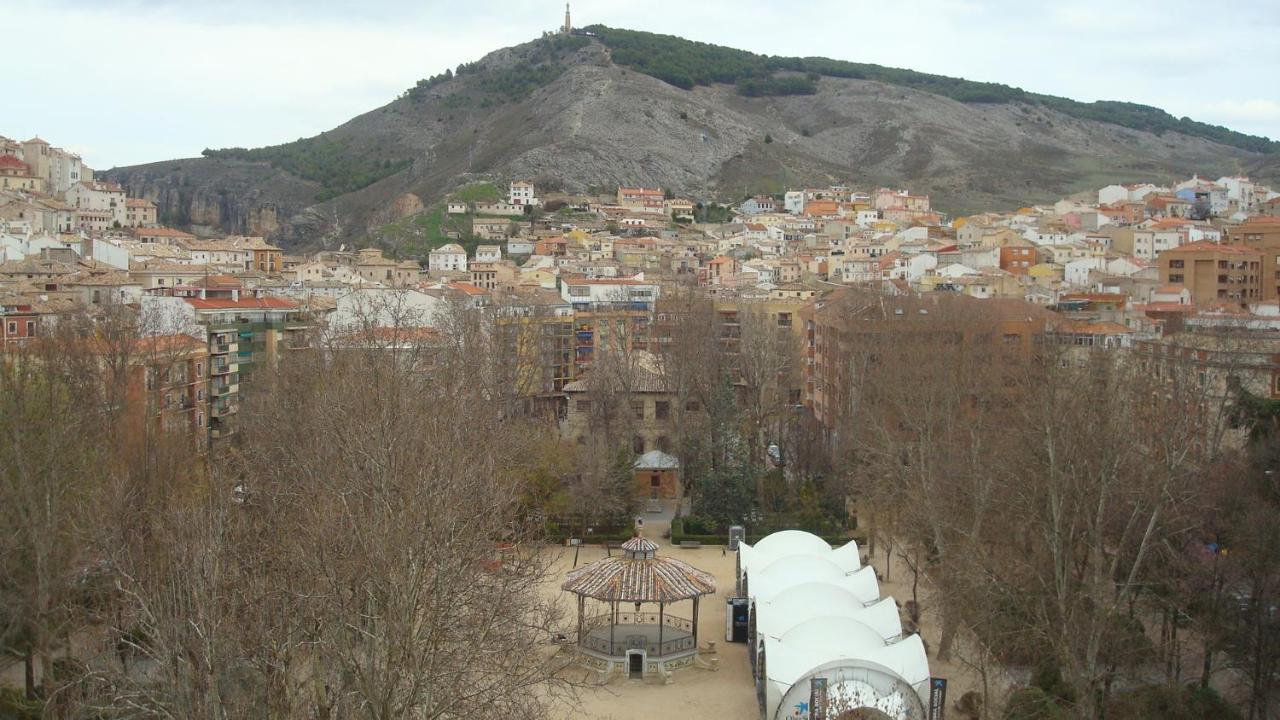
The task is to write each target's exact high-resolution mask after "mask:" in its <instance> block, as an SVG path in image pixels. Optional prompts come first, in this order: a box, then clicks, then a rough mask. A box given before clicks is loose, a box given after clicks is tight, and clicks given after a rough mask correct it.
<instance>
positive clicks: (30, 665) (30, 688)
mask: <svg viewBox="0 0 1280 720" xmlns="http://www.w3.org/2000/svg"><path fill="white" fill-rule="evenodd" d="M22 677H23V680H24V681H25V682H26V690H27V699H28V700H35V699H36V658H35V655H34V654H33V653H32V651H31V648H29V647H28V648H27V651H26V652H25V653H23V654H22Z"/></svg>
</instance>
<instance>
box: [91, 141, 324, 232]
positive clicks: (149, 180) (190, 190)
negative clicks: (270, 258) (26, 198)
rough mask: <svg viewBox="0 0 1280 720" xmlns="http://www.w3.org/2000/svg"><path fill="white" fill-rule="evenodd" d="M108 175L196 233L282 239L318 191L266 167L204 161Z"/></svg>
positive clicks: (165, 218)
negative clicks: (296, 216) (294, 217)
mask: <svg viewBox="0 0 1280 720" xmlns="http://www.w3.org/2000/svg"><path fill="white" fill-rule="evenodd" d="M106 175H107V177H108V178H109V179H111V180H113V181H115V182H118V183H120V184H121V185H123V186H124V188H125V189H126V191H127V192H128V193H129V196H130V197H141V198H147V199H149V200H151V201H152V202H154V203H155V204H156V209H157V215H158V217H159V218H160V220H161V222H163V223H165V224H168V225H174V226H179V227H190V228H193V229H195V230H197V231H200V230H208V231H211V232H212V231H215V230H216V231H219V232H224V233H235V234H244V235H260V236H263V237H271V238H274V239H281V238H287V237H288V236H289V234H290V233H289V231H290V222H291V218H292V216H293V215H294V214H296V213H298V212H301V211H303V210H305V209H306V208H307V207H309V206H311V205H312V204H314V198H315V194H316V191H317V187H316V186H315V185H314V184H313V183H308V182H306V181H303V180H300V179H298V178H296V177H294V176H292V175H290V174H288V173H285V172H281V171H278V170H275V169H273V168H271V167H269V166H264V165H260V164H255V163H242V162H236V161H228V160H209V159H207V158H199V159H188V160H173V161H170V162H163V163H154V164H151V165H141V166H137V167H133V168H117V169H113V170H110V171H108V172H107V173H106Z"/></svg>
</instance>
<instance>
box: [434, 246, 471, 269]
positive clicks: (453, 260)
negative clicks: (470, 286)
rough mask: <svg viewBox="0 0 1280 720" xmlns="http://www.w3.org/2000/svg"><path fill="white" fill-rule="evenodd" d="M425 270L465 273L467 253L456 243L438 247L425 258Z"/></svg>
mask: <svg viewBox="0 0 1280 720" xmlns="http://www.w3.org/2000/svg"><path fill="white" fill-rule="evenodd" d="M427 269H428V270H432V271H439V272H466V271H467V251H466V250H463V249H462V246H461V245H459V244H457V243H449V244H448V245H443V246H441V247H438V248H436V249H435V250H432V251H431V253H430V254H429V255H428V256H427Z"/></svg>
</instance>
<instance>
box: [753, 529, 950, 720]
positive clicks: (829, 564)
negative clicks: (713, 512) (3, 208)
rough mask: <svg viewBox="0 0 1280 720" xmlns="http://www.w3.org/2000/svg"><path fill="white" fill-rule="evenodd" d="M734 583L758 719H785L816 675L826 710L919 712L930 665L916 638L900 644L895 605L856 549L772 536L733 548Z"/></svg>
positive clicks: (798, 535)
mask: <svg viewBox="0 0 1280 720" xmlns="http://www.w3.org/2000/svg"><path fill="white" fill-rule="evenodd" d="M738 552H739V555H738V562H739V572H740V575H739V581H740V582H741V587H742V589H743V591H744V593H745V594H746V595H748V596H749V597H750V599H751V610H752V613H753V615H752V617H753V619H754V624H753V627H754V629H755V635H754V645H753V646H752V647H751V649H750V652H752V653H753V658H754V657H756V656H755V653H756V652H760V653H761V657H762V658H763V666H758V667H757V671H758V672H761V673H762V674H763V676H762V677H760V678H759V681H760V683H761V684H762V691H763V692H764V694H765V701H766V712H765V717H766V718H768V719H769V720H781V719H782V718H786V717H792V716H793V715H794V713H796V712H802V708H804V707H805V705H806V704H807V703H808V701H809V693H810V686H811V684H812V681H813V680H814V679H815V678H822V679H823V680H824V681H825V682H826V686H827V698H828V702H829V703H833V704H831V705H830V707H831V708H832V709H833V710H837V711H839V710H845V709H855V708H873V709H875V710H878V711H880V712H883V713H885V714H887V715H888V716H889V717H891V718H894V720H907V719H908V718H918V717H921V716H922V713H923V711H924V702H925V697H926V693H927V692H928V684H929V660H928V657H927V656H926V655H925V652H924V643H923V642H922V641H921V640H920V636H918V635H912V636H910V637H907V638H903V637H902V621H901V620H900V618H899V616H898V607H897V603H896V602H894V600H893V598H891V597H887V598H883V599H881V598H880V584H879V581H878V580H877V578H876V574H875V570H874V569H872V568H871V567H862V566H861V558H860V557H859V555H858V546H857V544H856V543H852V542H850V543H848V544H846V545H844V546H842V547H839V548H834V549H833V548H832V547H831V546H830V545H828V544H827V543H826V542H824V541H823V540H822V539H821V538H819V537H817V536H815V535H812V534H810V533H806V532H801V531H796V530H787V531H784V532H780V533H774V534H773V535H770V536H768V537H766V538H764V539H762V540H761V541H760V542H758V543H756V544H755V546H749V545H745V544H743V545H740V546H739V551H738Z"/></svg>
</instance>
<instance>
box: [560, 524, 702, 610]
mask: <svg viewBox="0 0 1280 720" xmlns="http://www.w3.org/2000/svg"><path fill="white" fill-rule="evenodd" d="M622 549H623V555H621V556H619V557H609V558H605V559H603V560H597V561H596V562H593V563H591V564H590V565H584V566H583V567H580V568H578V569H577V570H574V571H572V572H570V573H569V576H568V578H567V579H566V580H565V581H564V584H563V585H561V586H560V587H561V588H562V589H564V590H567V591H569V592H571V593H573V594H575V595H585V596H586V597H589V598H594V599H596V600H603V601H605V602H633V603H655V602H661V603H671V602H678V601H680V600H688V599H690V598H695V597H698V596H700V595H712V594H714V593H715V591H716V581H715V578H714V577H712V576H711V574H710V573H706V572H703V571H701V570H699V569H698V568H696V567H693V566H692V565H690V564H689V563H686V562H684V561H683V560H676V559H675V558H665V557H658V556H657V553H656V551H657V549H658V544H657V543H655V542H653V541H652V540H646V539H645V538H642V537H635V538H632V539H630V540H628V541H627V542H625V543H623V545H622Z"/></svg>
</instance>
